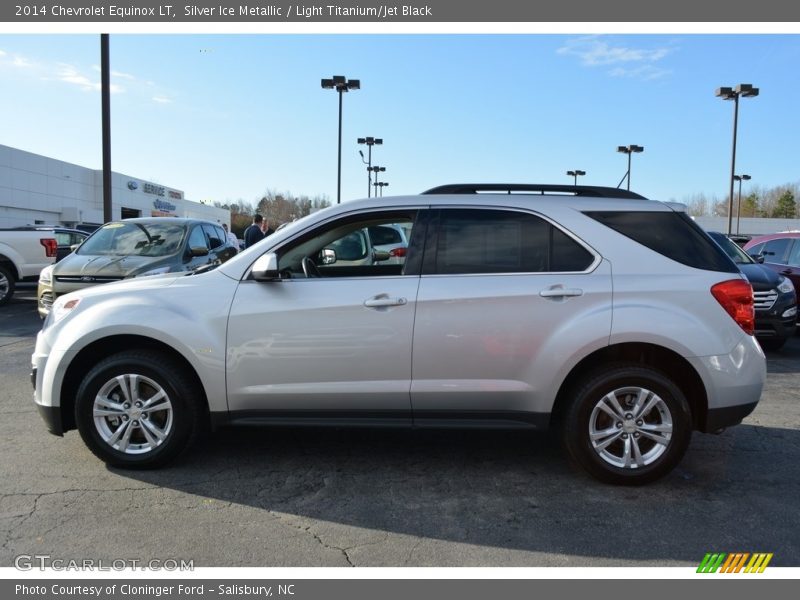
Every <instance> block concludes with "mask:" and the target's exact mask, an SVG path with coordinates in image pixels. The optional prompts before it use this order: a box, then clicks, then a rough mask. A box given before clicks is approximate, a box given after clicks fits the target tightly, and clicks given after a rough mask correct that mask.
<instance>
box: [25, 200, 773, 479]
mask: <svg viewBox="0 0 800 600" xmlns="http://www.w3.org/2000/svg"><path fill="white" fill-rule="evenodd" d="M381 225H389V226H391V227H392V228H400V229H402V230H409V231H410V232H411V233H410V236H409V238H408V240H407V242H408V247H407V251H406V252H405V256H404V257H403V258H404V260H403V261H402V262H401V263H396V262H390V261H389V260H386V257H385V254H386V253H384V256H380V257H378V258H377V259H376V260H374V261H370V264H353V262H352V261H347V260H345V259H346V258H348V257H347V256H339V255H337V251H336V249H337V248H338V249H339V250H340V252H343V253H345V254H346V250H345V246H346V245H345V244H339V243H338V242H339V240H342V239H344V238H346V237H347V236H349V235H350V234H352V233H353V232H357V231H363V230H364V229H365V228H366V229H368V228H370V227H374V226H381ZM340 259H342V260H341V262H340ZM382 259H383V260H382ZM753 320H754V314H753V296H752V289H751V288H750V285H749V284H748V283H747V281H746V280H745V279H744V277H743V276H742V275H741V273H740V272H739V271H738V269H737V268H736V265H734V264H733V262H731V260H730V259H729V258H728V257H727V256H726V255H725V253H724V252H723V251H722V250H720V248H719V247H718V246H717V245H716V244H715V243H714V242H713V241H712V240H711V239H710V238H709V237H708V236H707V235H706V234H705V233H703V232H702V231H701V230H700V229H699V228H698V227H697V226H695V225H694V224H693V223H692V221H691V219H690V218H689V217H688V216H687V215H686V213H685V212H683V211H682V207H681V206H680V205H671V204H666V203H662V202H656V201H650V200H646V199H644V198H642V197H640V196H637V195H636V194H632V193H630V192H625V191H623V190H617V189H609V188H595V187H584V186H568V187H567V186H546V185H545V186H523V185H456V186H444V187H441V188H436V189H434V190H430V191H429V192H427V193H425V194H422V195H417V196H407V197H386V198H372V199H369V200H363V201H354V202H348V203H345V204H341V205H338V206H335V207H331V208H329V209H327V210H324V211H320V212H317V213H314V214H313V215H310V216H308V217H305V218H304V219H301V220H299V221H296V222H295V223H292V224H291V225H290V226H288V227H285V228H284V229H281V230H280V231H279V232H277V233H275V234H274V235H272V236H270V237H269V238H267V240H265V241H264V242H263V243H260V244H257V245H256V246H253V247H251V248H250V249H248V250H246V251H244V252H242V253H240V254H239V255H237V256H236V257H234V258H233V259H231V260H230V261H228V262H227V263H225V264H223V265H222V266H220V267H218V268H217V269H215V270H213V271H210V272H206V273H203V274H196V275H178V276H175V275H163V276H156V277H148V278H146V279H143V280H138V279H137V280H131V281H124V282H120V283H113V284H108V285H105V286H97V287H94V288H90V289H86V290H82V291H80V292H76V293H72V294H68V295H65V296H61V297H59V298H58V300H57V301H56V302H55V304H54V305H53V310H52V312H51V313H50V315H49V316H48V319H47V321H46V322H45V325H44V329H43V330H42V332H41V333H40V334H39V336H38V339H37V343H36V350H35V353H34V355H33V375H32V379H33V382H34V386H35V390H36V391H35V401H36V404H37V406H38V407H39V409H40V411H41V413H42V415H43V417H44V419H45V421H46V422H47V425H48V427H49V429H50V431H51V432H53V433H55V434H59V435H61V434H63V433H64V432H65V431H67V430H70V429H74V428H77V429H78V430H79V431H80V433H81V435H82V437H83V439H84V440H85V442H86V444H87V445H88V446H89V448H91V450H92V451H93V452H94V453H95V454H96V455H97V456H99V457H100V458H101V459H103V460H104V461H106V462H107V463H109V464H113V465H116V466H124V467H155V466H158V465H162V464H164V463H166V462H167V461H169V460H170V459H172V458H173V457H175V456H176V455H177V454H178V453H179V452H181V451H182V450H184V449H185V448H186V447H188V446H189V444H190V442H191V441H192V440H193V439H194V437H195V434H196V433H197V432H198V431H200V430H201V429H202V428H203V427H204V426H206V425H210V426H211V427H212V428H214V427H218V426H220V425H224V424H262V425H268V426H277V425H292V426H296V425H305V424H310V425H336V426H348V425H365V424H367V425H373V424H374V425H395V426H401V427H495V428H496V427H506V428H531V429H546V428H557V430H558V431H560V432H561V436H562V439H563V441H564V442H565V445H566V448H567V449H568V451H569V454H570V455H571V456H572V457H573V458H574V460H575V461H577V462H578V463H579V464H580V465H582V466H583V467H584V468H585V469H586V470H587V471H589V472H590V473H591V474H592V475H594V476H595V477H597V478H599V479H601V480H603V481H609V482H613V483H628V484H640V483H645V482H649V481H652V480H654V479H656V478H658V477H660V476H662V475H664V474H666V473H668V472H669V471H670V470H671V469H672V468H673V467H674V466H675V465H676V464H677V463H678V462H679V461H680V459H681V457H682V456H683V454H684V452H685V451H686V448H687V446H688V444H689V438H690V436H691V433H692V430H699V431H703V432H718V431H721V430H722V429H723V428H725V427H727V426H731V425H735V424H737V423H739V422H741V420H742V419H743V418H744V417H746V416H747V415H748V414H750V412H751V411H752V410H753V409H754V408H755V406H756V404H757V402H758V400H759V397H760V395H761V390H762V386H763V384H764V379H765V360H764V355H763V353H762V351H761V349H760V347H759V345H758V343H757V342H756V341H755V338H754V337H753V335H752V333H753Z"/></svg>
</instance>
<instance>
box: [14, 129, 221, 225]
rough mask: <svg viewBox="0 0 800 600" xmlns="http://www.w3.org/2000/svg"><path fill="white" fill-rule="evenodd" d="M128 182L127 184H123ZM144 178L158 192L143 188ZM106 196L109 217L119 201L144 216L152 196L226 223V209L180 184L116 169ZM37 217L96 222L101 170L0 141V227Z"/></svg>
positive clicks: (182, 211) (183, 213) (49, 221)
mask: <svg viewBox="0 0 800 600" xmlns="http://www.w3.org/2000/svg"><path fill="white" fill-rule="evenodd" d="M129 182H133V184H131V186H129ZM148 183H149V184H152V185H153V187H154V188H155V190H156V191H158V192H161V193H162V194H163V195H158V194H154V193H148V192H147V191H145V188H146V186H145V184H148ZM131 187H135V189H131ZM171 196H180V197H171ZM111 198H112V219H114V220H118V219H121V218H122V207H125V208H129V209H133V210H138V211H140V215H141V216H142V217H150V216H152V215H153V212H154V211H157V210H158V209H157V207H156V206H155V205H154V202H155V201H157V200H158V201H161V202H164V203H168V204H169V205H171V206H173V207H174V208H173V209H172V210H170V211H167V212H169V213H171V215H174V216H177V217H194V218H201V219H208V220H209V221H214V222H219V223H228V224H229V225H230V211H228V210H225V209H222V208H216V207H214V206H209V205H204V204H200V203H199V202H193V201H191V200H187V199H186V198H184V197H183V192H182V191H181V190H178V189H175V188H170V187H168V186H162V185H161V184H156V183H154V182H148V181H146V180H143V179H138V178H136V177H130V176H128V175H124V174H122V173H113V172H112V176H111ZM162 207H163V205H162ZM38 222H41V224H43V225H69V226H72V225H75V224H76V223H94V224H101V223H102V222H103V172H102V170H93V169H87V168H85V167H81V166H78V165H74V164H71V163H67V162H64V161H61V160H56V159H53V158H48V157H45V156H40V155H38V154H33V153H31V152H25V151H24V150H19V149H16V148H11V147H9V146H3V145H0V228H3V227H18V226H22V225H35V224H38Z"/></svg>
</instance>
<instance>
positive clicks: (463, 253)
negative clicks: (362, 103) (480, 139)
mask: <svg viewBox="0 0 800 600" xmlns="http://www.w3.org/2000/svg"><path fill="white" fill-rule="evenodd" d="M593 261H594V257H593V256H592V254H591V253H590V252H589V251H588V250H586V249H585V248H584V247H582V246H581V245H580V244H578V243H577V242H576V241H575V240H573V239H572V238H570V237H569V236H568V235H566V234H565V233H564V232H562V231H560V230H559V229H557V228H556V227H554V226H553V225H551V224H550V223H548V222H547V221H545V220H544V219H540V218H539V217H536V216H534V215H531V214H527V213H522V212H518V211H506V210H484V209H479V210H476V209H443V210H441V211H440V212H439V226H438V235H437V236H436V248H435V251H434V258H433V264H432V265H426V272H427V273H431V272H433V273H438V274H447V275H462V274H473V273H542V272H555V271H578V272H580V271H585V270H586V269H587V268H589V266H590V265H591V264H592V262H593Z"/></svg>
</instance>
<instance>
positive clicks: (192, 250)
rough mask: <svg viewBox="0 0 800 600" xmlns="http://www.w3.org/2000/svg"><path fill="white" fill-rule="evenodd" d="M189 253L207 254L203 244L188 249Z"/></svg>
mask: <svg viewBox="0 0 800 600" xmlns="http://www.w3.org/2000/svg"><path fill="white" fill-rule="evenodd" d="M189 254H190V255H192V256H208V248H206V247H205V246H194V247H192V248H190V249H189Z"/></svg>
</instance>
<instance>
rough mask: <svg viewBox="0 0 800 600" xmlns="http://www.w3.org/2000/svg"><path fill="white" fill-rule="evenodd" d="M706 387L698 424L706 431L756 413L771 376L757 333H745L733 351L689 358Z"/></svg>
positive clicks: (719, 427)
mask: <svg viewBox="0 0 800 600" xmlns="http://www.w3.org/2000/svg"><path fill="white" fill-rule="evenodd" d="M688 360H689V362H690V363H691V364H692V366H694V368H695V370H696V371H697V373H698V374H699V375H700V378H701V379H702V380H703V384H704V386H705V388H706V399H707V401H708V405H707V409H706V411H705V415H702V414H701V415H699V419H698V423H697V427H698V429H699V430H700V431H703V432H705V433H709V432H713V431H717V430H719V429H721V428H723V427H730V426H732V425H736V424H738V423H740V422H741V421H742V419H744V418H745V417H746V416H747V415H749V414H750V413H751V412H753V409H754V408H755V407H756V404H758V401H759V399H760V398H761V392H762V390H763V389H764V383H765V382H766V378H767V361H766V357H765V356H764V351H763V350H762V349H761V346H760V345H759V344H758V342H757V341H756V339H755V337H753V336H749V335H747V336H743V337H742V339H741V341H740V343H739V344H738V345H737V346H736V347H735V348H734V349H733V350H732V351H731V353H730V354H721V355H717V356H702V357H695V358H690V359H688Z"/></svg>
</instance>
